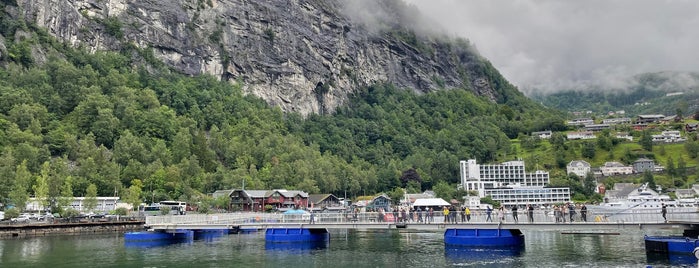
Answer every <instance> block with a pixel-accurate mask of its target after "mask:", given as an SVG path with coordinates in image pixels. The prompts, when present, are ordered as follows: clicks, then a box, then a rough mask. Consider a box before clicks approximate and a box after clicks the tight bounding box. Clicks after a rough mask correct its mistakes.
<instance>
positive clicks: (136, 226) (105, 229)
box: [0, 220, 145, 239]
mask: <svg viewBox="0 0 699 268" xmlns="http://www.w3.org/2000/svg"><path fill="white" fill-rule="evenodd" d="M144 225H145V221H144V220H129V221H113V222H111V221H110V222H76V223H32V224H21V225H0V239H13V238H28V237H37V236H52V235H84V234H85V235H89V234H106V233H119V232H128V231H141V230H143V229H144Z"/></svg>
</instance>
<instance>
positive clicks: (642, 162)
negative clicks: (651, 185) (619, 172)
mask: <svg viewBox="0 0 699 268" xmlns="http://www.w3.org/2000/svg"><path fill="white" fill-rule="evenodd" d="M632 166H633V172H635V173H643V172H646V171H650V172H654V171H655V161H653V160H650V159H648V158H639V159H638V160H636V161H634V162H633V164H632Z"/></svg>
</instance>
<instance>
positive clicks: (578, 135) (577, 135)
mask: <svg viewBox="0 0 699 268" xmlns="http://www.w3.org/2000/svg"><path fill="white" fill-rule="evenodd" d="M566 137H567V138H568V139H569V140H589V139H595V138H597V137H596V136H595V133H593V132H592V131H581V132H568V134H566Z"/></svg>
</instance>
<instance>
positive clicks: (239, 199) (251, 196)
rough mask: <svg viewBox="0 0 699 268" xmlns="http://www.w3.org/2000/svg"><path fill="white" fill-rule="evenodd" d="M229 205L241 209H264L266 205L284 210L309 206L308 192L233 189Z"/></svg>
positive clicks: (273, 208)
mask: <svg viewBox="0 0 699 268" xmlns="http://www.w3.org/2000/svg"><path fill="white" fill-rule="evenodd" d="M230 197H231V206H232V207H237V208H239V209H240V210H242V211H256V212H259V211H265V210H266V209H265V207H266V206H271V208H272V210H277V211H286V210H289V209H294V208H307V207H309V205H310V204H309V202H308V193H306V192H303V191H290V190H284V189H279V190H243V189H235V190H233V191H231V193H230Z"/></svg>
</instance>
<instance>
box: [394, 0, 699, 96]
mask: <svg viewBox="0 0 699 268" xmlns="http://www.w3.org/2000/svg"><path fill="white" fill-rule="evenodd" d="M406 2H407V3H409V4H410V5H413V6H415V7H416V8H417V9H419V10H420V11H421V12H422V13H423V14H424V15H425V16H426V17H429V18H430V19H431V20H433V21H435V22H437V23H436V24H438V25H434V27H442V28H444V29H445V30H446V31H447V32H449V33H451V34H452V35H456V36H461V37H464V38H467V39H469V40H471V41H472V42H473V43H474V44H475V46H476V47H477V48H478V51H480V53H481V54H482V55H483V56H485V57H486V58H488V59H489V60H490V61H491V62H492V63H493V64H494V65H495V66H496V67H497V68H498V69H499V70H500V71H501V72H502V73H503V74H504V75H505V77H506V78H507V79H508V80H510V81H511V82H512V83H514V84H515V85H517V86H518V87H519V88H520V90H522V91H523V92H525V93H527V94H531V93H535V92H536V93H546V92H555V91H560V90H565V89H574V88H584V87H586V86H588V85H596V86H597V87H600V88H603V89H609V90H611V89H618V88H623V87H625V86H627V85H628V83H629V81H630V80H629V78H631V77H633V76H634V75H637V74H640V73H644V72H663V71H695V72H696V71H699V52H698V51H699V34H697V31H698V30H697V29H699V16H697V14H699V1H683V0H677V1H670V0H668V1H660V0H589V1H573V0H564V1H554V0H550V1H546V0H515V1H497V0H496V1H493V0H469V1H459V0H429V1H424V0H406ZM688 83H693V82H691V81H688Z"/></svg>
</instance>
